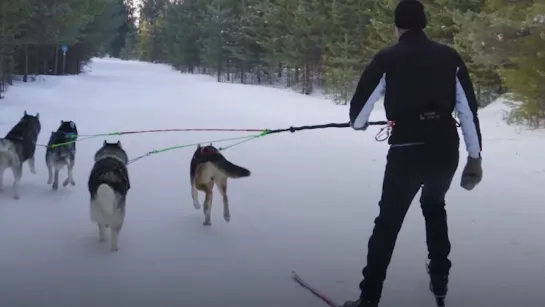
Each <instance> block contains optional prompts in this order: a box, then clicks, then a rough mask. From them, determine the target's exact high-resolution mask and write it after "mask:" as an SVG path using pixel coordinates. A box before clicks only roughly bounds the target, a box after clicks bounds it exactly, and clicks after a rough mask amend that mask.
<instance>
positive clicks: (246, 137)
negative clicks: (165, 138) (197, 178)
mask: <svg viewBox="0 0 545 307" xmlns="http://www.w3.org/2000/svg"><path fill="white" fill-rule="evenodd" d="M267 133H268V132H267V131H264V132H262V133H260V134H257V135H246V136H239V137H235V138H227V139H218V140H212V141H206V142H199V143H191V144H184V145H176V146H170V147H165V148H161V149H155V150H152V151H150V152H148V153H146V154H143V155H141V156H138V157H136V158H134V159H131V160H129V162H128V163H127V164H131V163H133V162H136V161H138V160H140V159H142V158H145V157H148V156H151V155H155V154H159V153H163V152H167V151H171V150H174V149H181V148H187V147H192V146H197V145H201V144H203V143H222V142H229V141H237V140H242V141H240V142H238V143H235V144H232V145H229V146H227V147H226V148H230V147H233V146H236V145H238V144H241V143H243V142H246V141H249V140H252V139H255V138H258V137H261V136H264V135H266V134H267Z"/></svg>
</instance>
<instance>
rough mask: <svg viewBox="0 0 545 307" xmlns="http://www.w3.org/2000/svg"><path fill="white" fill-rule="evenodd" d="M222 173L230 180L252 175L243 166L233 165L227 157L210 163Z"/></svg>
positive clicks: (221, 157)
mask: <svg viewBox="0 0 545 307" xmlns="http://www.w3.org/2000/svg"><path fill="white" fill-rule="evenodd" d="M210 162H211V163H212V164H214V166H215V167H217V168H218V169H219V170H220V171H221V172H223V173H225V175H227V177H229V178H243V177H249V176H250V175H251V173H250V171H249V170H248V169H246V168H244V167H242V166H238V165H236V164H233V163H231V162H230V161H229V160H227V159H226V158H225V157H223V156H220V157H219V158H218V159H214V160H212V161H210Z"/></svg>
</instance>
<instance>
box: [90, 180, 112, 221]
mask: <svg viewBox="0 0 545 307" xmlns="http://www.w3.org/2000/svg"><path fill="white" fill-rule="evenodd" d="M115 197H116V196H115V191H114V190H113V189H112V188H111V187H110V186H109V185H107V184H104V183H103V184H101V185H99V186H98V189H97V194H96V198H95V202H96V203H97V204H98V206H99V208H100V210H101V211H102V213H103V214H104V215H105V216H111V215H113V214H114V212H115Z"/></svg>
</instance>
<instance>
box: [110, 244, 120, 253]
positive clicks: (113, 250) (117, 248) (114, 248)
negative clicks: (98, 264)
mask: <svg viewBox="0 0 545 307" xmlns="http://www.w3.org/2000/svg"><path fill="white" fill-rule="evenodd" d="M110 250H111V251H112V252H117V251H119V247H117V245H112V246H111V247H110Z"/></svg>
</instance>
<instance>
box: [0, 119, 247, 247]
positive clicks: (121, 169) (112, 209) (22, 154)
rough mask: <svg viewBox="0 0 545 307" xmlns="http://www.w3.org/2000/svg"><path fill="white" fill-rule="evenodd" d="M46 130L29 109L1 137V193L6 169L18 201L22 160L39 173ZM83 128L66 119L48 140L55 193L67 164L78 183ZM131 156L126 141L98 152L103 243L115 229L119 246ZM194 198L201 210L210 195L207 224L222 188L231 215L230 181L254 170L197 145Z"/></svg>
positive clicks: (94, 190) (96, 209)
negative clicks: (38, 152)
mask: <svg viewBox="0 0 545 307" xmlns="http://www.w3.org/2000/svg"><path fill="white" fill-rule="evenodd" d="M40 131H41V124H40V114H39V113H37V114H36V115H30V114H28V113H27V112H26V111H25V112H24V115H23V117H22V118H21V119H20V120H19V122H18V123H17V124H16V125H15V126H14V127H13V128H12V129H11V130H10V131H9V132H8V133H7V134H6V136H5V137H4V138H0V192H1V191H2V190H3V187H4V186H3V177H4V176H3V175H4V171H5V170H6V169H8V168H9V169H10V170H11V172H12V173H13V198H14V199H19V198H20V194H19V183H20V181H21V178H22V176H23V163H24V162H28V165H29V168H30V172H31V173H32V174H36V166H35V152H36V146H37V141H38V135H39V134H40ZM77 136H78V129H77V127H76V123H74V122H73V121H64V120H61V124H60V126H59V128H58V129H57V131H55V132H52V133H51V136H50V138H49V142H48V144H47V149H46V153H45V162H46V165H47V170H48V180H47V183H48V184H52V189H53V190H54V191H56V190H58V188H59V172H60V171H61V170H62V169H63V168H64V167H65V166H66V169H67V177H66V179H65V180H64V181H63V183H62V184H63V186H64V187H66V186H68V184H70V185H72V186H75V185H76V182H75V180H74V177H73V169H74V165H75V162H76V143H75V141H76V140H77ZM128 163H129V158H128V155H127V153H126V152H125V150H124V149H123V147H122V145H121V142H120V141H118V142H116V143H108V142H107V141H106V140H104V143H103V144H102V147H101V148H100V149H99V150H98V151H97V152H96V153H95V156H94V165H93V168H92V170H91V174H90V175H89V181H88V189H89V194H90V218H91V221H92V222H93V223H96V224H97V226H98V234H99V241H100V242H105V241H106V229H107V228H110V248H111V250H112V251H117V250H118V236H119V233H120V231H121V228H122V226H123V221H124V219H125V206H126V198H127V194H128V191H129V189H130V188H131V185H130V181H129V171H128V169H127V164H128ZM189 175H190V176H189V179H190V182H191V197H192V198H193V206H194V207H195V209H197V210H199V209H200V208H201V204H200V202H199V199H198V191H202V192H204V193H205V198H204V203H203V206H202V207H203V212H204V222H203V225H206V226H210V225H212V223H211V220H210V212H211V209H212V192H213V188H214V185H217V186H218V189H219V192H220V194H221V196H222V198H223V218H224V219H225V221H226V222H229V221H230V219H231V214H230V211H229V198H228V196H227V179H228V178H243V177H248V176H250V171H249V170H248V169H246V168H243V167H240V166H238V165H235V164H233V163H231V162H230V161H228V160H227V159H226V158H225V157H224V156H223V155H222V154H221V153H220V152H219V150H218V149H216V148H215V147H214V146H212V145H211V144H210V145H208V146H200V145H198V146H197V149H196V150H195V153H194V154H193V158H192V159H191V163H190V167H189Z"/></svg>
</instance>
